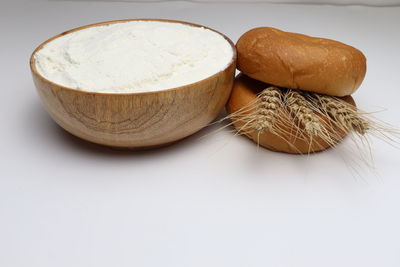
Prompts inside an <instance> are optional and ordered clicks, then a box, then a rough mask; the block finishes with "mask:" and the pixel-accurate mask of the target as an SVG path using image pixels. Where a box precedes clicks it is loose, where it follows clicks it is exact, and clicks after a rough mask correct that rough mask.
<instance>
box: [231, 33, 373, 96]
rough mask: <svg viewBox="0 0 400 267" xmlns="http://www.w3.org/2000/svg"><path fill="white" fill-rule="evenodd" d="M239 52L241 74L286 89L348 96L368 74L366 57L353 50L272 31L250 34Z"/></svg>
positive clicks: (333, 42)
mask: <svg viewBox="0 0 400 267" xmlns="http://www.w3.org/2000/svg"><path fill="white" fill-rule="evenodd" d="M236 48H237V53H238V62H237V68H238V69H239V70H240V71H242V72H243V73H244V74H246V75H248V76H250V77H252V78H254V79H256V80H259V81H262V82H265V83H270V84H273V85H276V86H281V87H286V88H292V89H300V90H305V91H312V92H317V93H321V94H327V95H332V96H345V95H350V94H352V93H353V92H354V91H355V90H356V89H357V88H358V87H359V86H360V85H361V82H362V81H363V79H364V76H365V72H366V58H365V56H364V55H363V53H362V52H361V51H359V50H358V49H356V48H354V47H352V46H349V45H346V44H343V43H340V42H337V41H334V40H329V39H324V38H316V37H310V36H307V35H303V34H298V33H291V32H284V31H280V30H278V29H274V28H269V27H261V28H255V29H252V30H250V31H248V32H246V33H245V34H243V35H242V36H241V37H240V39H239V41H238V42H237V44H236Z"/></svg>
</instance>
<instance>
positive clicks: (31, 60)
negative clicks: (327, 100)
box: [29, 18, 237, 96]
mask: <svg viewBox="0 0 400 267" xmlns="http://www.w3.org/2000/svg"><path fill="white" fill-rule="evenodd" d="M130 21H160V22H169V23H180V24H186V25H190V26H192V27H199V28H205V29H208V30H211V31H213V32H216V33H217V34H220V35H221V36H222V37H223V38H224V39H225V40H226V41H227V42H228V43H229V44H230V46H231V48H232V52H233V53H232V58H231V60H230V61H229V62H228V64H227V65H226V66H225V68H224V69H222V70H220V71H218V72H216V73H214V74H213V75H211V76H208V77H206V78H204V79H201V80H199V81H196V82H193V83H189V84H185V85H182V86H178V87H172V88H168V89H161V90H157V91H150V92H130V93H117V92H115V93H113V92H96V91H86V90H79V89H75V88H71V87H67V86H63V85H61V84H58V83H55V82H53V81H51V80H49V79H47V78H46V77H44V76H43V75H41V74H40V73H39V71H38V70H37V69H36V60H35V54H36V53H37V52H38V51H39V50H41V49H42V48H43V47H44V46H45V45H46V44H48V43H49V42H51V41H53V40H55V39H57V38H59V37H62V36H64V35H66V34H69V33H72V32H76V31H80V30H83V29H87V28H91V27H97V26H103V25H109V24H116V23H124V22H130ZM236 60H237V51H236V46H235V44H234V43H233V42H232V40H231V39H229V38H228V37H227V36H226V35H225V34H223V33H221V32H219V31H217V30H214V29H212V28H209V27H206V26H203V25H200V24H195V23H191V22H187V21H180V20H170V19H157V18H136V19H119V20H109V21H103V22H97V23H92V24H88V25H84V26H80V27H76V28H73V29H70V30H67V31H64V32H62V33H60V34H57V35H55V36H53V37H51V38H49V39H47V40H46V41H44V42H42V43H41V44H40V45H39V46H38V47H36V49H35V50H33V52H32V54H31V56H30V58H29V66H30V69H31V72H32V73H33V74H34V75H35V76H36V77H38V78H39V79H41V80H42V81H44V82H46V83H49V84H51V85H52V86H55V87H59V88H62V89H63V90H67V91H73V92H75V93H82V94H93V95H112V96H128V95H129V96H132V95H151V94H157V93H164V92H172V91H178V90H184V88H187V87H188V86H192V85H196V84H200V83H201V82H203V81H205V80H208V79H212V78H214V77H215V76H218V75H219V74H221V73H222V72H224V71H226V70H227V69H229V68H230V67H231V66H232V64H234V63H235V62H236Z"/></svg>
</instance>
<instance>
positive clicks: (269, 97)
mask: <svg viewBox="0 0 400 267" xmlns="http://www.w3.org/2000/svg"><path fill="white" fill-rule="evenodd" d="M282 106H283V101H282V92H281V90H279V89H278V88H276V87H273V86H271V87H268V88H265V89H264V90H263V91H262V92H261V93H260V94H259V96H258V107H257V109H256V110H255V112H254V121H253V122H252V124H251V128H253V129H254V130H256V131H258V132H260V133H262V132H265V131H266V130H268V131H270V132H272V133H274V132H276V129H275V127H274V126H275V123H276V118H277V116H278V114H279V113H280V110H281V109H282Z"/></svg>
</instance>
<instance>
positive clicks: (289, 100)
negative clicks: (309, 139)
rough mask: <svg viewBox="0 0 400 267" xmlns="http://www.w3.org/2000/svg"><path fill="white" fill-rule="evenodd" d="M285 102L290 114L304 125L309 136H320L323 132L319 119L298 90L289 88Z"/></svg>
mask: <svg viewBox="0 0 400 267" xmlns="http://www.w3.org/2000/svg"><path fill="white" fill-rule="evenodd" d="M285 104H286V107H287V109H288V110H289V112H290V114H291V115H292V116H293V117H294V118H295V119H297V120H298V122H299V123H300V124H302V125H303V126H304V130H305V131H306V133H307V134H308V135H309V136H320V135H321V133H322V132H323V130H322V125H323V124H322V122H321V119H320V118H319V117H318V115H316V114H315V113H314V111H313V110H312V109H311V108H310V106H309V105H310V103H309V102H308V101H307V100H306V99H305V98H304V96H302V95H301V94H300V93H299V92H296V91H294V90H289V91H288V92H287V93H286V95H285Z"/></svg>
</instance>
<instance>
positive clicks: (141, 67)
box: [34, 21, 233, 93]
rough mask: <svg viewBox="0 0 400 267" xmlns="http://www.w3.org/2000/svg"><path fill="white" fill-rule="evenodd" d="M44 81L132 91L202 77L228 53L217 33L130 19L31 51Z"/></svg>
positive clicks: (213, 70)
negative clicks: (35, 51)
mask: <svg viewBox="0 0 400 267" xmlns="http://www.w3.org/2000/svg"><path fill="white" fill-rule="evenodd" d="M34 57H35V62H36V68H37V70H38V72H39V73H40V74H41V75H42V76H44V77H45V78H46V79H48V80H50V81H52V82H54V83H56V84H59V85H62V86H65V87H70V88H74V89H78V90H83V91H93V92H107V93H135V92H149V91H159V90H165V89H170V88H174V87H178V86H182V85H187V84H190V83H194V82H197V81H200V80H202V79H204V78H207V77H209V76H211V75H213V74H215V73H217V72H219V71H221V70H223V69H225V68H226V67H227V65H228V64H229V63H230V61H231V59H232V57H233V50H232V47H231V46H230V44H229V42H228V41H227V40H225V39H224V38H223V37H222V36H221V35H220V34H218V33H216V32H214V31H211V30H208V29H205V28H199V27H193V26H190V25H185V24H181V23H169V22H158V21H130V22H121V23H115V24H110V25H104V26H96V27H89V28H86V29H83V30H79V31H75V32H72V33H69V34H66V35H64V36H61V37H59V38H56V39H54V40H53V41H50V42H49V43H47V44H46V45H45V46H44V47H43V48H42V49H40V50H39V51H38V52H37V53H36V54H35V55H34Z"/></svg>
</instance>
